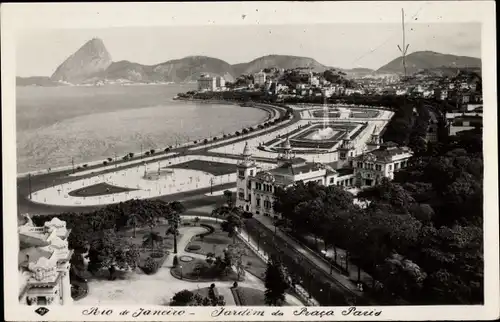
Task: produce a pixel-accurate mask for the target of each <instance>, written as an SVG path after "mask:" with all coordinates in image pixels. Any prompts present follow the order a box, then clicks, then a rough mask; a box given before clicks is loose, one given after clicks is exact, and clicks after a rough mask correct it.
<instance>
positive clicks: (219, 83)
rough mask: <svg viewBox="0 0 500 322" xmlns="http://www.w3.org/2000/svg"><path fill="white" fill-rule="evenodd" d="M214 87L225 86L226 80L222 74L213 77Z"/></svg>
mask: <svg viewBox="0 0 500 322" xmlns="http://www.w3.org/2000/svg"><path fill="white" fill-rule="evenodd" d="M215 87H216V88H220V89H222V88H224V87H226V80H225V79H224V77H222V76H217V77H216V79H215Z"/></svg>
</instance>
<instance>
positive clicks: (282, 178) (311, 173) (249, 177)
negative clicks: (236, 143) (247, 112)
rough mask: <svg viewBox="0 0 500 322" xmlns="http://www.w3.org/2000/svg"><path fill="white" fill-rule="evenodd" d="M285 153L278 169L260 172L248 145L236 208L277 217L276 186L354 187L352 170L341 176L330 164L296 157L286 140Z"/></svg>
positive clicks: (239, 173)
mask: <svg viewBox="0 0 500 322" xmlns="http://www.w3.org/2000/svg"><path fill="white" fill-rule="evenodd" d="M282 150H283V153H282V154H280V155H279V157H278V159H277V167H276V168H274V169H270V170H267V171H261V170H260V169H259V168H258V167H257V165H256V163H255V162H254V161H253V160H252V155H251V153H250V148H249V147H248V144H246V145H245V149H244V150H243V154H242V160H241V161H240V162H239V163H238V164H237V179H236V206H238V207H241V208H242V209H243V210H244V211H248V212H251V213H253V214H256V215H259V214H263V215H266V216H274V215H276V214H275V213H274V211H273V203H274V192H275V190H276V188H277V187H281V188H286V187H289V186H291V185H293V184H294V183H295V182H298V181H302V182H304V183H306V182H309V181H315V182H317V183H318V184H321V185H327V186H328V185H341V183H342V185H345V186H352V185H353V184H354V176H353V171H352V170H351V171H349V169H342V170H344V171H342V173H340V172H338V171H336V170H334V169H333V168H331V167H329V166H328V165H324V164H321V163H308V162H306V160H304V159H302V158H296V157H295V156H294V155H293V153H292V147H291V145H290V141H289V140H286V142H285V144H284V146H283V148H282Z"/></svg>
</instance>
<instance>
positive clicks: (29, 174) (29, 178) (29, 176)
mask: <svg viewBox="0 0 500 322" xmlns="http://www.w3.org/2000/svg"><path fill="white" fill-rule="evenodd" d="M28 187H29V191H30V200H31V173H28Z"/></svg>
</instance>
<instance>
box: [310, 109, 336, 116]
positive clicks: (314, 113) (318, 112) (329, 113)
mask: <svg viewBox="0 0 500 322" xmlns="http://www.w3.org/2000/svg"><path fill="white" fill-rule="evenodd" d="M312 115H313V116H314V117H319V118H321V117H325V112H323V111H318V110H316V111H313V112H312ZM328 117H332V118H337V117H340V113H339V112H330V111H329V112H328Z"/></svg>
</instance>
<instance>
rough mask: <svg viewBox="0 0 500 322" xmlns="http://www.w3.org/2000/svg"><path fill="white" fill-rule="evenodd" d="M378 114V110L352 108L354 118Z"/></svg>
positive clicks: (371, 116)
mask: <svg viewBox="0 0 500 322" xmlns="http://www.w3.org/2000/svg"><path fill="white" fill-rule="evenodd" d="M378 115H379V111H375V110H366V111H364V110H352V116H351V117H354V118H373V117H377V116H378Z"/></svg>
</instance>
